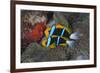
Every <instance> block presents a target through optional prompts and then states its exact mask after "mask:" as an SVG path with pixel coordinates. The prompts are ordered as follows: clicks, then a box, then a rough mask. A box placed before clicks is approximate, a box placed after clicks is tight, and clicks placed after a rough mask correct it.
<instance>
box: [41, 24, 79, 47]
mask: <svg viewBox="0 0 100 73" xmlns="http://www.w3.org/2000/svg"><path fill="white" fill-rule="evenodd" d="M44 33H45V37H46V39H44V40H42V46H44V47H47V48H56V47H57V46H70V47H72V46H73V44H74V43H75V41H76V40H78V39H79V36H78V34H79V33H78V32H75V33H72V30H71V29H67V28H66V27H65V26H63V25H61V24H55V25H53V26H52V27H51V28H50V27H48V28H47V29H46V30H45V31H44Z"/></svg>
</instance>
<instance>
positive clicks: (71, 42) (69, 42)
mask: <svg viewBox="0 0 100 73" xmlns="http://www.w3.org/2000/svg"><path fill="white" fill-rule="evenodd" d="M66 43H67V44H68V47H70V48H73V47H75V41H74V40H67V41H66Z"/></svg>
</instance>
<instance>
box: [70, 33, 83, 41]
mask: <svg viewBox="0 0 100 73" xmlns="http://www.w3.org/2000/svg"><path fill="white" fill-rule="evenodd" d="M80 37H81V34H80V32H74V33H72V34H71V35H70V39H73V40H79V39H80Z"/></svg>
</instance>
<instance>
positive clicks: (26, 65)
mask: <svg viewBox="0 0 100 73" xmlns="http://www.w3.org/2000/svg"><path fill="white" fill-rule="evenodd" d="M21 9H25V10H42V11H43V10H45V11H60V12H61V11H62V12H82V13H83V12H84V13H90V60H78V61H56V62H38V63H20V61H21V60H20V56H21V53H20V52H21V50H20V48H21V47H20V44H21V43H20V40H21V39H20V31H21V30H20V25H21V24H20V20H21V19H20V16H21V13H20V12H21V11H20V10H21ZM87 64H94V11H93V9H85V8H70V7H51V6H35V5H20V4H19V5H16V69H21V68H39V67H55V66H75V65H87Z"/></svg>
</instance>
